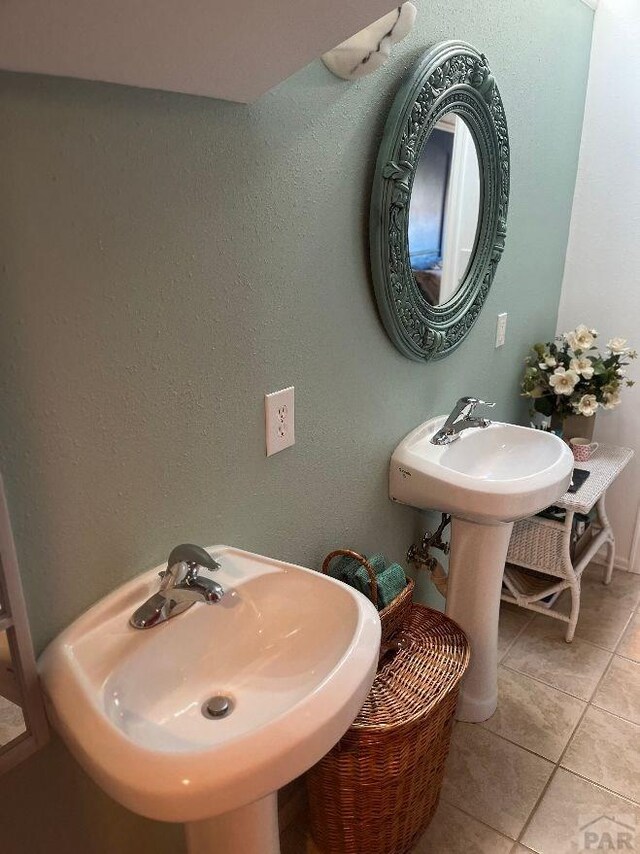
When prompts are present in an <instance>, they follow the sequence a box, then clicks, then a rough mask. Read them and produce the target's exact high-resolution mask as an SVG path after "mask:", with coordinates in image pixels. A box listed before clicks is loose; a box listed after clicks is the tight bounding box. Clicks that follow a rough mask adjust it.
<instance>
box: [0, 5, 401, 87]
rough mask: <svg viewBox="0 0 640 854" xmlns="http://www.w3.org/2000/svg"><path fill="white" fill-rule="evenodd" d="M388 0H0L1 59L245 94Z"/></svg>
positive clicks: (15, 66)
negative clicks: (224, 1) (225, 0)
mask: <svg viewBox="0 0 640 854" xmlns="http://www.w3.org/2000/svg"><path fill="white" fill-rule="evenodd" d="M392 8H393V5H392V2H391V0H348V2H345V0H297V2H295V0H228V2H226V3H222V2H220V0H0V68H4V69H8V70H12V71H30V72H39V73H43V74H56V75H62V76H65V77H82V78H85V79H88V80H105V81H109V82H111V83H124V84H128V85H131V86H142V87H145V88H151V89H167V90H169V91H175V92H188V93H191V94H194V95H207V96H209V97H212V98H225V99H227V100H230V101H241V102H244V103H249V102H251V101H254V100H255V99H256V98H258V97H259V96H260V95H262V94H263V93H264V92H266V91H267V90H268V89H271V88H272V87H273V86H275V85H276V83H279V82H280V81H281V80H284V79H285V78H286V77H289V75H291V74H293V72H294V71H297V70H298V69H299V68H302V67H303V66H304V65H307V64H308V63H309V62H311V61H312V60H313V59H315V58H317V57H319V56H320V55H321V54H323V53H324V52H325V51H327V50H330V49H331V48H332V47H335V45H337V44H339V43H340V42H342V41H344V40H345V39H346V38H348V37H349V36H351V35H353V34H354V33H356V32H358V31H359V30H361V29H362V28H364V27H365V26H367V25H368V24H370V23H372V21H375V20H377V19H378V18H379V17H381V16H382V15H383V14H385V13H386V12H388V11H389V10H390V9H392Z"/></svg>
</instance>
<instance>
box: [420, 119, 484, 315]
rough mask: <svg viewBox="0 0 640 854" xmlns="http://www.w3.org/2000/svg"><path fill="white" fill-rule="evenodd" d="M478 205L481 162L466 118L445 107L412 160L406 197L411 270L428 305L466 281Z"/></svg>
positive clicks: (444, 298)
mask: <svg viewBox="0 0 640 854" xmlns="http://www.w3.org/2000/svg"><path fill="white" fill-rule="evenodd" d="M479 211H480V166H479V163H478V155H477V152H476V146H475V143H474V141H473V137H472V135H471V131H470V130H469V128H468V127H467V125H466V123H465V121H464V119H463V118H462V117H461V116H458V115H456V113H447V114H446V115H445V116H443V118H442V119H441V120H440V121H439V122H438V123H437V125H436V126H435V127H434V128H433V130H432V131H431V133H430V134H429V137H428V138H427V140H426V142H425V144H424V145H423V146H422V151H421V152H420V156H419V158H418V162H417V164H416V173H415V177H414V179H413V189H412V191H411V200H410V203H409V224H408V235H407V240H408V247H409V248H408V252H409V264H410V266H411V272H412V273H413V277H414V279H415V280H416V282H417V284H418V287H419V288H420V290H421V291H422V294H423V295H424V297H425V299H426V300H427V302H428V303H429V304H430V305H443V304H444V303H446V302H447V301H448V300H450V299H451V297H453V296H454V295H455V294H456V293H457V291H458V289H459V288H460V285H461V284H462V282H463V281H464V278H465V275H466V273H467V270H468V269H469V262H470V260H471V255H472V253H473V248H474V246H475V242H476V234H477V231H478V215H479Z"/></svg>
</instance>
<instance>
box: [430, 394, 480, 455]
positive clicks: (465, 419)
mask: <svg viewBox="0 0 640 854" xmlns="http://www.w3.org/2000/svg"><path fill="white" fill-rule="evenodd" d="M476 406H491V407H493V406H495V403H486V402H485V401H484V400H478V398H477V397H461V398H460V400H459V401H458V402H457V403H456V405H455V406H454V407H453V409H452V411H451V415H449V417H448V418H447V420H446V421H445V422H444V424H443V425H442V427H441V428H440V429H439V430H438V432H437V433H435V435H434V436H432V437H431V444H432V445H450V444H451V442H455V441H456V439H459V438H460V433H462V431H463V430H468V429H469V428H470V427H488V426H489V424H491V421H489V420H488V419H487V418H474V417H473V413H474V412H475V409H476Z"/></svg>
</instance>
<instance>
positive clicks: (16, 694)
mask: <svg viewBox="0 0 640 854" xmlns="http://www.w3.org/2000/svg"><path fill="white" fill-rule="evenodd" d="M26 731H27V727H26V725H25V721H24V716H23V714H22V697H21V692H20V683H19V681H18V677H17V672H16V667H15V666H14V663H13V660H12V657H11V648H10V646H9V637H8V633H7V632H6V631H5V632H0V750H2V748H3V747H4V746H5V745H7V744H9V743H10V742H12V741H14V740H15V739H16V738H19V737H20V736H21V735H23V734H24V733H25V732H26Z"/></svg>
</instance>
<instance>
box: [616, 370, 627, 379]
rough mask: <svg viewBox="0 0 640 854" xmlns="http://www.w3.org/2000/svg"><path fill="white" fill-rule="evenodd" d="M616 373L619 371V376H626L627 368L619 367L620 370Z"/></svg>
mask: <svg viewBox="0 0 640 854" xmlns="http://www.w3.org/2000/svg"><path fill="white" fill-rule="evenodd" d="M616 373H617V375H618V376H619V377H626V375H627V372H626V371H625V369H624V368H618V370H617V371H616Z"/></svg>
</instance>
